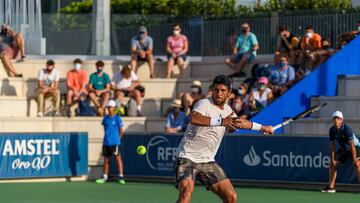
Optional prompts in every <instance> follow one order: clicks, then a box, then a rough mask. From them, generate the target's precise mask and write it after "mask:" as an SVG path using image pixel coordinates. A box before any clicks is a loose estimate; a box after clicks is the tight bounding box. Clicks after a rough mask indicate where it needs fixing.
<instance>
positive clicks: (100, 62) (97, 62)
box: [95, 61, 105, 67]
mask: <svg viewBox="0 0 360 203" xmlns="http://www.w3.org/2000/svg"><path fill="white" fill-rule="evenodd" d="M95 65H96V67H103V66H104V65H105V64H104V62H103V61H96V63H95Z"/></svg>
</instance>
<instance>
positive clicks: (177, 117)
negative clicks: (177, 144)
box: [165, 99, 188, 133]
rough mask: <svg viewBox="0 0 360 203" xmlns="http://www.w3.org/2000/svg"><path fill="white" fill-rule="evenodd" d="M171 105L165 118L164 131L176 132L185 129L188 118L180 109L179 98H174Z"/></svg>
mask: <svg viewBox="0 0 360 203" xmlns="http://www.w3.org/2000/svg"><path fill="white" fill-rule="evenodd" d="M171 107H172V109H171V111H170V112H169V113H168V115H167V118H166V126H165V132H166V133H178V132H181V131H185V129H186V127H187V124H188V118H187V116H186V114H185V112H183V111H181V108H182V107H183V106H182V105H181V100H179V99H174V101H173V102H172V103H171Z"/></svg>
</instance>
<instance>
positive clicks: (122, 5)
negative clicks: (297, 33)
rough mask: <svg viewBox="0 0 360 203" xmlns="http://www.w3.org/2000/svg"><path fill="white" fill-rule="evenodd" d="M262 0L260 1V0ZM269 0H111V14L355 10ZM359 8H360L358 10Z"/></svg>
mask: <svg viewBox="0 0 360 203" xmlns="http://www.w3.org/2000/svg"><path fill="white" fill-rule="evenodd" d="M258 1H259V2H260V0H258ZM281 2H282V1H281V0H269V1H268V2H267V3H266V4H265V5H263V6H260V5H257V6H255V7H253V8H251V7H244V6H239V7H237V8H235V0H111V12H112V14H139V15H174V16H202V17H203V18H205V19H208V18H227V17H237V16H244V15H245V16H263V15H270V13H271V12H274V11H276V12H278V13H280V14H282V13H283V14H284V15H285V14H289V15H292V14H294V13H295V14H296V13H303V10H308V11H309V12H311V13H312V14H314V13H324V12H325V13H331V12H334V11H341V12H347V11H353V10H354V8H352V6H351V0H286V1H285V3H281ZM355 10H357V11H359V9H358V8H357V9H355ZM91 11H92V0H85V1H83V2H72V3H70V4H69V5H68V6H66V7H65V8H63V9H62V10H61V12H62V13H68V14H74V13H90V12H91Z"/></svg>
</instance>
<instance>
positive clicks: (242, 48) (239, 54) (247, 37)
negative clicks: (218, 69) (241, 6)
mask: <svg viewBox="0 0 360 203" xmlns="http://www.w3.org/2000/svg"><path fill="white" fill-rule="evenodd" d="M241 29H242V33H241V34H240V35H239V37H238V38H237V40H236V45H235V48H234V49H233V56H231V57H230V58H226V59H225V63H226V64H227V65H229V66H230V67H231V68H232V69H234V70H235V73H233V74H231V75H230V77H245V76H246V74H245V73H244V72H243V71H242V70H243V69H244V67H245V65H246V63H248V62H250V61H252V60H253V59H254V58H255V56H256V51H257V50H258V49H259V44H258V41H257V38H256V36H255V34H254V33H252V32H250V25H249V23H246V22H245V23H243V24H242V25H241Z"/></svg>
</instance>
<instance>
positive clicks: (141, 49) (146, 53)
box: [131, 26, 155, 78]
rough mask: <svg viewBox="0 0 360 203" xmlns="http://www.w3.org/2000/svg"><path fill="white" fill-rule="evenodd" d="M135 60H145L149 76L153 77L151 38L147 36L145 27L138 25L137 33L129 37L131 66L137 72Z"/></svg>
mask: <svg viewBox="0 0 360 203" xmlns="http://www.w3.org/2000/svg"><path fill="white" fill-rule="evenodd" d="M137 61H143V62H147V63H148V64H149V68H150V78H154V77H155V75H154V58H153V39H152V38H151V37H150V36H148V32H147V29H146V27H144V26H140V28H139V34H138V35H136V36H134V37H133V38H132V39H131V68H132V70H133V71H135V72H137V66H136V64H137Z"/></svg>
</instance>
